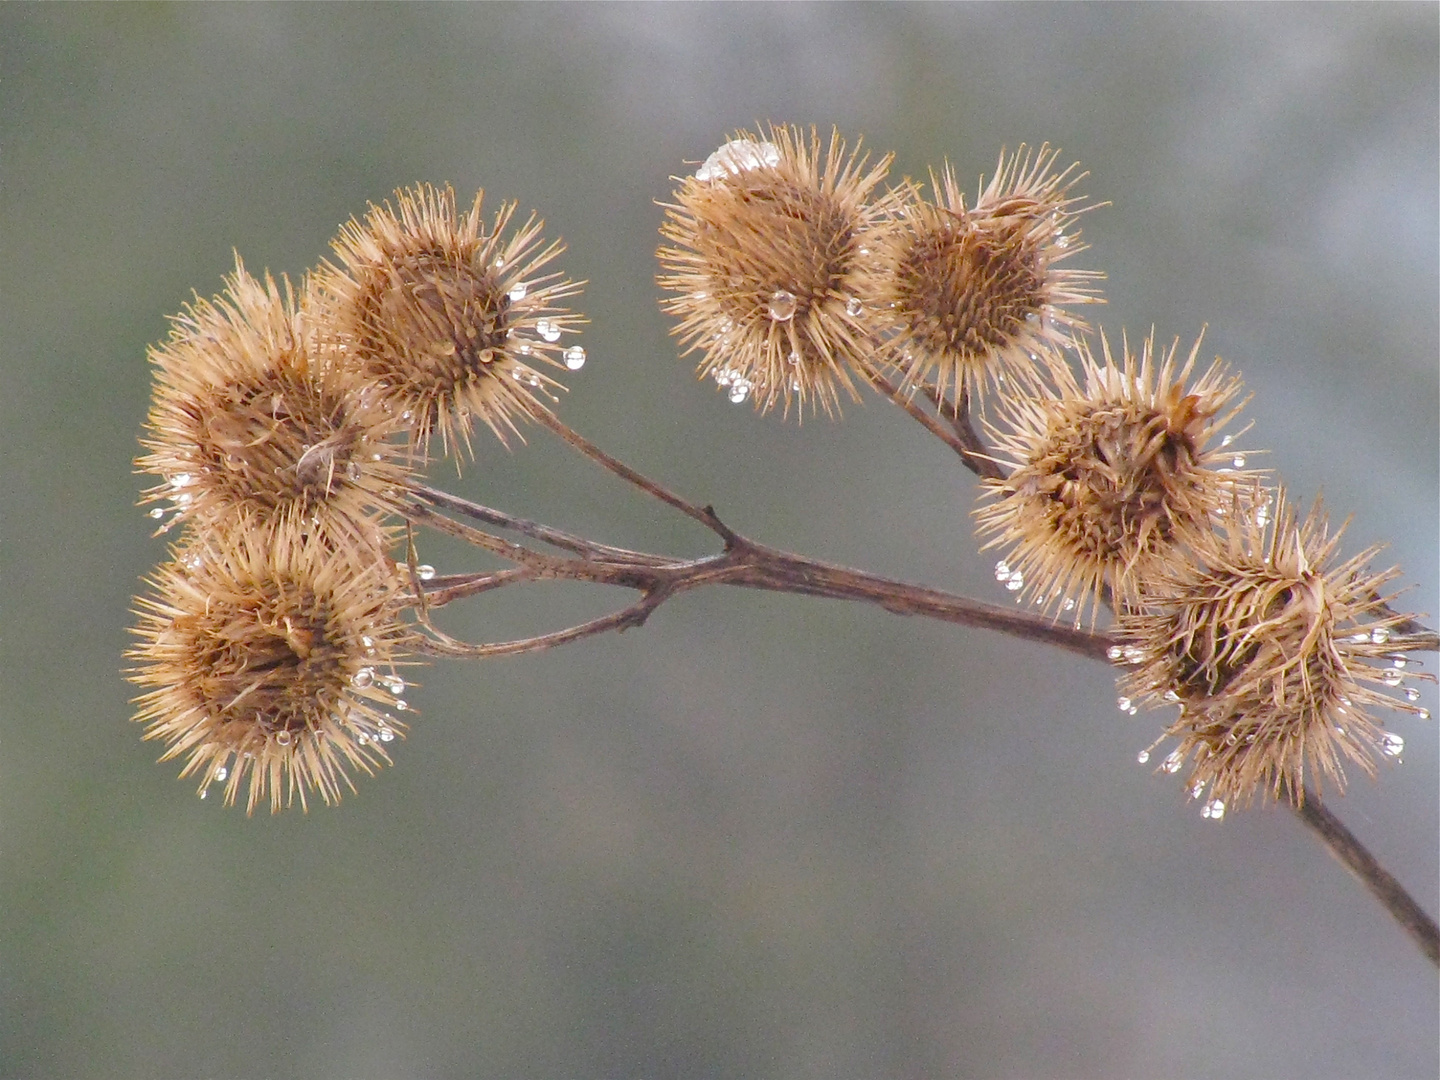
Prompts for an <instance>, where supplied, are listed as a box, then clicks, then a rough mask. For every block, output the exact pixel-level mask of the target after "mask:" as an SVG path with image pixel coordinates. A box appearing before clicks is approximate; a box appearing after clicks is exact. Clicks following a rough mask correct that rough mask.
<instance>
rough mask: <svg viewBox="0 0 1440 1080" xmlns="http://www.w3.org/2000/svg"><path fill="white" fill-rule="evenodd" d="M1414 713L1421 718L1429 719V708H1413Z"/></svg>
mask: <svg viewBox="0 0 1440 1080" xmlns="http://www.w3.org/2000/svg"><path fill="white" fill-rule="evenodd" d="M1415 715H1416V716H1418V717H1419V718H1420V719H1421V720H1429V719H1430V710H1429V709H1416V710H1415Z"/></svg>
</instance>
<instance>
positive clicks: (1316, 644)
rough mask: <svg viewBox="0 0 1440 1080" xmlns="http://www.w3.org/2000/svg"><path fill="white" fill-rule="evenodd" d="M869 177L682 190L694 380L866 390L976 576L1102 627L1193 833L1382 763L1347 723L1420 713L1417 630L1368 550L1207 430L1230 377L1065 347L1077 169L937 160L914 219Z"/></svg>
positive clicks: (683, 328)
mask: <svg viewBox="0 0 1440 1080" xmlns="http://www.w3.org/2000/svg"><path fill="white" fill-rule="evenodd" d="M890 161H891V158H890V157H889V156H886V157H884V158H883V159H881V160H880V161H879V162H878V163H876V164H874V165H873V166H871V165H870V164H869V161H868V158H866V157H865V156H863V155H861V154H860V152H859V148H858V146H857V147H856V149H855V150H854V151H851V152H849V153H847V152H846V148H845V144H844V143H843V142H842V141H841V140H840V139H839V137H838V135H835V134H832V136H831V138H830V141H829V145H828V147H825V148H824V149H823V150H822V146H821V140H820V139H819V138H818V136H817V135H816V133H815V132H814V131H813V130H812V131H811V132H810V133H809V134H808V136H807V135H806V134H805V133H802V132H800V131H798V130H795V129H791V128H770V129H768V130H765V131H762V132H760V133H759V134H753V133H750V132H747V131H740V132H737V133H736V134H735V135H734V136H733V137H732V138H731V139H730V140H729V141H727V142H726V143H725V144H724V145H723V146H722V147H721V148H720V149H719V150H717V151H716V152H715V153H714V154H713V155H711V157H710V158H709V159H708V160H706V161H705V162H704V164H703V165H702V166H701V167H700V168H699V169H697V170H696V171H695V173H694V174H693V175H691V176H688V177H685V178H684V179H683V181H682V182H681V186H680V187H679V189H678V190H677V192H676V193H675V196H674V200H673V202H672V203H671V204H670V205H668V206H667V208H666V210H667V215H666V221H665V224H664V226H663V227H662V230H661V231H662V233H663V234H664V236H665V237H666V239H667V240H668V241H669V245H668V246H666V247H663V248H661V250H660V259H661V262H662V264H663V266H664V268H665V274H664V276H662V277H661V279H660V281H661V284H662V285H663V286H664V287H666V288H667V289H668V290H670V292H671V294H672V295H671V296H670V297H669V298H668V299H667V300H666V302H665V307H666V309H667V310H668V311H669V312H671V313H672V314H673V315H675V316H677V317H678V318H679V325H678V326H677V327H676V331H675V332H676V333H677V334H678V335H679V337H680V339H681V341H682V342H683V343H684V345H685V346H686V347H687V349H688V351H690V352H696V353H698V354H699V355H700V372H701V374H702V375H703V376H707V377H712V378H714V380H715V381H716V382H717V383H719V384H720V385H721V386H722V387H725V388H726V389H727V390H728V393H729V395H730V399H731V400H732V401H737V402H738V401H744V400H746V399H747V398H748V399H750V400H753V401H754V402H755V405H756V407H757V408H759V409H760V410H762V411H766V410H769V409H771V408H773V407H774V406H776V405H777V404H779V405H782V406H783V408H784V410H785V411H786V412H787V413H788V411H789V408H790V406H791V405H792V404H795V405H797V406H798V407H799V409H800V410H803V409H804V407H805V406H806V404H807V403H814V404H818V405H819V406H820V407H821V408H822V409H824V410H825V411H826V412H834V411H835V410H836V408H837V406H838V404H839V401H840V398H841V396H842V394H848V395H850V396H854V395H855V389H856V386H857V384H868V385H870V386H872V387H874V388H875V389H877V390H878V391H879V392H880V393H882V394H884V395H885V396H888V397H890V398H892V399H893V400H895V401H896V402H897V403H898V404H901V405H903V406H904V407H905V408H906V409H907V411H909V412H911V414H912V415H914V416H915V417H916V418H917V419H921V420H923V421H924V422H926V424H927V426H929V427H930V428H931V430H932V431H935V432H936V433H937V434H940V435H941V436H942V437H944V438H946V439H947V441H951V442H952V444H953V445H955V446H956V448H957V450H959V451H960V452H961V454H962V457H963V458H964V459H965V461H966V462H967V464H969V465H970V466H971V467H972V468H973V469H974V470H975V471H976V472H978V473H979V474H980V475H981V476H982V478H983V503H982V505H981V506H980V508H979V509H977V510H976V511H975V517H976V520H977V526H978V532H979V534H980V536H981V537H982V538H983V539H984V541H985V543H984V547H985V548H1000V549H1002V550H1003V554H1004V558H1003V559H1002V560H1001V561H1000V562H999V563H997V567H996V576H997V578H999V579H1000V580H1001V581H1003V582H1004V583H1005V585H1006V587H1007V588H1008V589H1009V590H1011V591H1012V592H1014V593H1015V594H1016V598H1017V599H1026V600H1029V601H1031V602H1033V603H1035V604H1037V605H1039V606H1040V607H1041V608H1042V609H1043V610H1045V611H1046V612H1048V613H1051V614H1053V615H1054V617H1055V618H1057V619H1059V618H1073V620H1074V622H1075V624H1076V625H1077V626H1078V625H1080V624H1081V623H1082V622H1083V621H1084V620H1085V619H1086V618H1087V612H1088V619H1089V621H1090V624H1091V625H1092V626H1093V625H1094V621H1095V619H1096V616H1097V613H1098V610H1099V609H1100V608H1102V607H1105V608H1108V609H1110V610H1111V611H1112V612H1113V614H1114V617H1115V622H1116V630H1117V631H1118V633H1119V635H1120V636H1121V640H1123V641H1124V642H1125V644H1123V645H1119V646H1116V647H1115V648H1114V649H1112V650H1111V659H1112V660H1114V661H1116V662H1117V663H1122V664H1125V665H1129V666H1130V667H1131V670H1129V671H1128V672H1127V673H1126V674H1125V675H1124V676H1123V677H1122V680H1121V692H1122V693H1123V695H1124V696H1123V697H1121V698H1120V699H1119V702H1120V707H1121V709H1122V710H1123V711H1125V712H1128V713H1134V712H1136V711H1137V710H1138V707H1139V706H1140V705H1142V704H1145V705H1168V706H1171V707H1174V706H1176V705H1178V706H1179V716H1178V718H1177V719H1176V720H1175V721H1174V723H1173V724H1171V725H1170V727H1169V729H1168V731H1167V736H1170V737H1174V738H1176V739H1178V741H1179V742H1178V747H1177V748H1176V749H1175V750H1174V751H1173V753H1170V754H1169V755H1168V756H1166V757H1165V758H1164V759H1163V761H1162V763H1161V765H1160V768H1161V769H1162V770H1163V771H1165V772H1176V771H1178V770H1179V769H1180V768H1181V767H1182V765H1183V764H1184V763H1185V761H1186V760H1187V759H1188V760H1189V762H1190V773H1189V783H1190V793H1191V795H1192V796H1193V797H1195V798H1201V797H1202V795H1204V794H1205V793H1206V791H1207V789H1208V793H1209V797H1208V798H1207V799H1206V801H1205V803H1204V808H1205V814H1206V816H1208V817H1212V818H1213V817H1219V816H1221V815H1223V813H1224V809H1225V805H1226V802H1227V801H1229V802H1231V803H1237V802H1238V803H1243V802H1245V801H1248V800H1249V799H1250V797H1251V796H1252V794H1253V793H1254V792H1255V791H1257V790H1260V791H1262V792H1264V793H1266V794H1267V795H1274V796H1282V795H1283V796H1285V797H1288V798H1290V799H1292V800H1297V801H1298V800H1300V799H1301V798H1302V797H1303V795H1302V792H1303V790H1304V782H1305V780H1306V779H1307V777H1309V776H1310V775H1315V774H1318V777H1317V782H1318V778H1319V777H1324V778H1329V779H1330V780H1332V781H1333V782H1334V783H1335V784H1336V785H1337V786H1339V787H1342V788H1343V785H1344V773H1343V769H1342V761H1344V760H1348V761H1351V762H1354V763H1356V764H1357V765H1358V766H1359V767H1361V768H1362V769H1364V770H1365V771H1367V772H1373V770H1374V767H1375V763H1376V762H1377V761H1378V760H1379V759H1380V758H1381V757H1384V756H1389V757H1393V756H1396V755H1398V753H1399V752H1400V749H1401V748H1402V747H1403V745H1404V744H1403V740H1402V738H1401V737H1400V736H1399V735H1398V734H1395V733H1393V732H1388V731H1385V730H1384V729H1383V728H1382V727H1381V726H1380V725H1379V723H1377V721H1376V720H1375V718H1374V716H1373V714H1372V710H1373V709H1374V708H1375V707H1379V706H1384V707H1389V708H1393V709H1398V710H1401V711H1408V712H1410V713H1413V714H1415V715H1418V716H1421V717H1424V716H1427V715H1428V713H1427V712H1426V710H1425V709H1423V708H1421V707H1419V706H1418V705H1416V704H1415V702H1416V700H1417V699H1418V697H1419V693H1418V691H1417V690H1416V689H1415V688H1414V686H1413V685H1407V679H1413V678H1416V677H1418V678H1427V677H1428V676H1417V675H1416V673H1415V671H1414V661H1407V659H1406V657H1405V652H1406V650H1407V648H1414V647H1416V645H1415V643H1414V642H1411V641H1409V640H1408V639H1407V638H1406V633H1407V631H1414V630H1418V629H1419V628H1418V627H1417V626H1416V624H1414V623H1413V622H1412V620H1410V619H1409V618H1408V617H1406V616H1403V615H1400V614H1397V613H1395V612H1393V611H1392V610H1391V609H1390V607H1389V606H1388V605H1389V601H1390V600H1391V599H1393V597H1392V596H1389V595H1386V594H1385V592H1384V586H1385V584H1386V583H1387V582H1389V581H1390V580H1391V579H1393V578H1394V577H1395V576H1396V574H1397V571H1395V570H1393V569H1392V570H1384V571H1381V572H1371V571H1369V570H1368V569H1367V564H1368V563H1369V561H1370V560H1371V559H1372V558H1373V557H1374V555H1375V554H1376V551H1375V550H1374V549H1372V550H1369V551H1366V552H1364V553H1362V554H1360V555H1358V556H1356V557H1354V558H1351V559H1349V560H1346V561H1340V560H1339V559H1338V558H1337V556H1336V549H1337V542H1338V531H1337V532H1336V533H1334V534H1332V533H1331V532H1330V531H1329V530H1328V528H1327V524H1326V519H1325V516H1324V513H1323V510H1322V509H1321V507H1320V504H1319V502H1318V500H1317V503H1316V505H1315V507H1314V509H1312V510H1311V511H1310V513H1309V514H1308V515H1306V516H1304V518H1303V520H1302V519H1301V518H1300V517H1299V516H1298V515H1297V514H1296V513H1295V512H1294V510H1293V509H1292V508H1291V507H1290V506H1289V505H1287V503H1286V500H1285V495H1284V491H1283V489H1272V488H1271V487H1270V485H1269V483H1268V475H1267V474H1266V473H1265V472H1263V471H1261V470H1256V469H1254V468H1247V467H1246V457H1245V455H1244V454H1242V453H1240V452H1238V451H1237V450H1236V449H1235V448H1234V447H1232V445H1231V443H1232V441H1233V438H1234V436H1233V435H1226V436H1223V437H1222V436H1221V435H1220V432H1221V430H1222V429H1223V428H1224V427H1225V426H1226V425H1227V424H1230V423H1231V422H1232V421H1233V420H1234V419H1235V418H1236V416H1237V414H1238V413H1239V411H1240V408H1241V406H1242V405H1243V404H1244V402H1243V400H1242V399H1241V395H1242V387H1241V382H1240V380H1239V378H1238V377H1236V376H1234V375H1231V374H1228V373H1227V372H1226V370H1225V368H1224V366H1223V365H1222V364H1221V362H1220V361H1218V360H1216V361H1215V362H1214V363H1212V364H1211V365H1210V366H1208V367H1206V368H1204V370H1198V369H1197V360H1198V358H1199V351H1200V342H1199V341H1197V342H1196V344H1195V346H1194V347H1193V348H1192V349H1190V350H1189V352H1188V354H1187V355H1184V357H1183V360H1182V359H1181V354H1180V352H1179V349H1178V347H1177V346H1178V343H1172V344H1171V345H1170V346H1169V348H1157V346H1156V343H1155V336H1154V333H1153V331H1152V333H1151V334H1150V335H1149V336H1148V337H1147V338H1146V339H1145V340H1144V341H1143V342H1142V343H1141V345H1140V347H1139V349H1138V350H1132V348H1131V346H1130V343H1129V341H1128V339H1122V344H1121V348H1120V351H1119V354H1118V355H1117V354H1116V353H1113V352H1112V349H1111V345H1110V343H1109V342H1108V341H1106V340H1105V338H1104V337H1103V335H1102V336H1100V337H1099V339H1098V345H1094V344H1092V343H1091V341H1090V340H1089V338H1088V335H1089V334H1090V327H1089V326H1088V325H1087V324H1086V322H1085V321H1084V320H1083V319H1082V318H1081V317H1080V315H1079V313H1078V309H1079V308H1080V307H1082V306H1083V305H1087V304H1092V303H1097V302H1100V297H1099V296H1098V293H1097V291H1096V287H1095V282H1096V281H1097V280H1098V279H1099V278H1100V277H1101V275H1100V274H1098V273H1096V272H1094V271H1087V270H1078V269H1072V268H1070V267H1069V266H1067V265H1065V262H1066V260H1068V259H1070V258H1071V256H1073V255H1075V254H1076V253H1077V252H1080V251H1082V250H1084V245H1082V244H1081V243H1079V233H1078V231H1077V230H1076V229H1075V222H1076V220H1077V217H1078V216H1079V215H1080V214H1082V213H1084V212H1085V211H1087V210H1089V209H1093V208H1094V205H1093V204H1091V205H1086V204H1085V203H1084V202H1083V201H1082V200H1081V199H1079V198H1078V197H1077V196H1076V195H1075V194H1074V189H1075V185H1076V184H1077V183H1078V182H1079V181H1081V180H1083V179H1084V176H1085V174H1083V173H1080V172H1079V171H1078V167H1077V166H1073V165H1072V166H1071V167H1069V168H1067V169H1064V170H1059V171H1057V170H1056V169H1055V165H1056V161H1057V153H1056V152H1055V151H1053V150H1051V149H1050V148H1048V147H1042V148H1041V149H1040V150H1039V151H1038V152H1036V153H1034V154H1030V153H1026V152H1025V150H1024V148H1023V147H1022V148H1021V149H1020V150H1019V151H1018V152H1016V153H1015V154H1013V155H1010V156H1008V157H1007V156H1006V155H1005V154H1004V153H1002V154H1001V157H1000V162H999V164H998V166H997V168H996V170H995V172H994V174H993V175H992V176H991V178H990V180H989V182H988V183H985V182H984V181H983V180H982V182H981V185H980V187H979V190H978V192H977V194H976V197H975V199H974V201H973V202H971V203H967V201H966V198H965V196H964V194H962V193H961V191H960V189H959V187H958V186H957V184H956V181H955V175H954V172H953V170H952V169H951V168H950V167H949V166H948V165H947V166H946V167H945V168H944V169H943V170H942V172H941V173H940V174H939V175H938V176H937V175H935V174H934V173H932V174H931V176H930V185H929V191H928V197H927V192H926V191H925V189H924V188H923V187H921V186H919V185H916V184H915V183H913V182H911V181H909V180H906V181H904V182H903V183H900V184H899V185H898V186H895V187H885V186H883V181H884V179H885V176H886V173H887V169H888V167H889V165H890ZM972 402H974V403H975V404H976V407H977V408H981V409H983V408H985V407H986V406H990V408H989V409H988V413H987V414H986V415H984V416H983V417H982V423H983V431H984V432H985V434H986V436H988V439H981V438H980V437H979V436H978V435H977V434H976V432H975V430H974V428H973V427H972V426H971V425H970V418H969V413H970V410H971V403H972ZM922 403H923V404H924V405H926V406H928V411H927V409H923V408H922V407H921V404H922ZM1407 664H1408V665H1410V666H1409V668H1408V669H1407ZM1153 749H1154V745H1152V746H1151V747H1150V748H1149V749H1147V750H1146V751H1144V752H1142V753H1141V755H1140V760H1141V761H1142V762H1144V761H1148V760H1149V758H1150V751H1151V750H1153Z"/></svg>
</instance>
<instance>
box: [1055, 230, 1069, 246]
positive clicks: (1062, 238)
mask: <svg viewBox="0 0 1440 1080" xmlns="http://www.w3.org/2000/svg"><path fill="white" fill-rule="evenodd" d="M1055 246H1056V247H1058V248H1067V247H1069V246H1070V238H1069V237H1068V236H1066V235H1065V234H1064V233H1063V232H1062V233H1056V234H1055Z"/></svg>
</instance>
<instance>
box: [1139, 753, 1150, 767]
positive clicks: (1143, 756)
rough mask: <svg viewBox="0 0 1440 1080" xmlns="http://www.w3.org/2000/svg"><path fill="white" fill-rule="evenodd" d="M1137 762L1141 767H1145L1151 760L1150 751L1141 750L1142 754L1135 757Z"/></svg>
mask: <svg viewBox="0 0 1440 1080" xmlns="http://www.w3.org/2000/svg"><path fill="white" fill-rule="evenodd" d="M1135 760H1136V761H1138V762H1139V763H1140V764H1141V765H1144V764H1145V763H1146V762H1148V761H1149V760H1150V751H1149V750H1141V751H1140V753H1138V754H1136V755H1135Z"/></svg>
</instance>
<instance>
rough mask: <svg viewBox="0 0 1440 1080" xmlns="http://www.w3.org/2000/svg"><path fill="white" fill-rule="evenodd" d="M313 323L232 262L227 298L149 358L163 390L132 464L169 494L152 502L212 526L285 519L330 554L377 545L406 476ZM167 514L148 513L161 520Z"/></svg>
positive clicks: (379, 417)
mask: <svg viewBox="0 0 1440 1080" xmlns="http://www.w3.org/2000/svg"><path fill="white" fill-rule="evenodd" d="M307 323H308V312H307V310H306V306H305V305H304V304H301V305H297V304H296V302H295V297H294V294H293V292H292V291H291V288H290V283H289V282H288V281H287V282H285V289H284V293H283V294H282V293H281V291H280V289H279V288H277V286H276V284H275V281H274V280H273V279H272V278H271V277H270V276H269V275H266V277H265V280H264V281H263V282H261V281H258V280H256V279H255V278H253V277H251V276H250V275H249V274H248V273H246V271H245V267H244V266H243V265H241V264H240V262H239V260H238V259H237V261H236V268H235V273H234V275H233V276H231V277H229V278H227V279H226V289H225V291H224V293H222V294H221V295H219V296H217V297H215V298H214V299H213V300H201V299H199V298H197V299H196V300H195V302H194V303H193V304H191V305H189V307H188V308H187V310H186V311H185V312H184V313H183V314H181V315H178V316H176V317H175V318H174V319H173V326H172V329H171V332H170V337H169V338H168V340H166V341H165V342H164V343H162V344H160V345H156V346H154V347H152V348H151V350H150V359H151V361H152V363H154V365H155V387H154V394H153V397H152V402H151V406H150V415H149V418H148V420H147V422H146V432H145V435H144V436H143V437H142V438H141V440H140V441H141V444H142V445H143V446H144V447H145V448H146V449H147V450H148V451H149V452H148V453H147V454H145V455H143V456H142V457H140V458H139V459H137V461H136V465H137V467H138V468H140V469H141V470H143V471H144V472H148V473H152V474H155V475H158V476H160V477H161V478H162V479H163V483H161V484H159V485H158V486H156V487H153V488H150V489H149V490H147V491H146V492H145V496H144V499H143V501H144V502H153V503H168V504H169V506H170V508H171V509H172V510H173V517H171V519H170V520H169V522H168V523H167V525H165V526H162V529H163V528H168V527H169V526H170V525H173V524H174V523H175V522H176V521H188V522H192V523H194V525H195V526H196V527H197V528H199V529H202V530H203V529H206V528H208V527H210V526H213V525H215V524H217V523H228V522H229V520H230V519H231V518H233V516H234V515H236V514H237V513H244V514H249V515H250V516H252V517H253V518H254V519H255V520H257V521H259V522H279V521H282V520H290V521H294V522H296V523H304V524H305V525H306V526H307V527H309V528H312V529H319V530H321V531H324V532H326V533H328V534H329V535H330V536H331V537H332V540H333V541H334V542H335V543H339V544H343V543H349V542H353V541H355V540H357V539H360V540H362V541H364V542H365V543H371V544H373V543H377V542H379V538H380V537H381V535H382V530H381V527H380V525H379V523H378V520H377V519H376V517H375V515H377V514H384V513H386V512H389V511H391V510H392V509H393V508H394V505H395V500H396V497H397V492H398V491H399V490H401V489H402V488H403V486H404V484H405V481H406V478H407V476H408V471H407V470H406V468H405V467H404V466H403V465H402V464H401V463H400V462H399V461H397V460H396V459H397V453H396V447H395V446H394V444H393V443H392V441H391V440H392V438H393V436H394V435H395V434H396V433H397V430H398V429H397V425H396V423H395V421H394V419H393V418H392V417H391V416H390V415H389V414H388V413H386V412H385V410H384V409H382V408H381V407H379V405H378V404H377V403H376V402H375V401H374V400H373V399H372V398H371V397H370V396H369V395H367V394H366V393H365V391H364V388H363V387H362V386H360V385H359V384H358V383H357V382H356V380H355V379H354V378H353V377H352V376H351V375H349V374H348V373H347V372H345V371H344V370H342V369H340V368H338V367H336V366H335V365H333V364H330V363H327V362H326V360H325V357H324V356H323V355H322V353H321V352H320V350H319V349H318V348H317V345H316V343H315V341H314V340H313V337H312V335H311V334H310V332H309V328H308V325H307ZM165 513H166V508H165V506H163V505H162V506H157V507H156V508H155V509H153V510H152V511H151V516H152V517H155V518H157V519H158V518H161V517H164V515H165Z"/></svg>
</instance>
